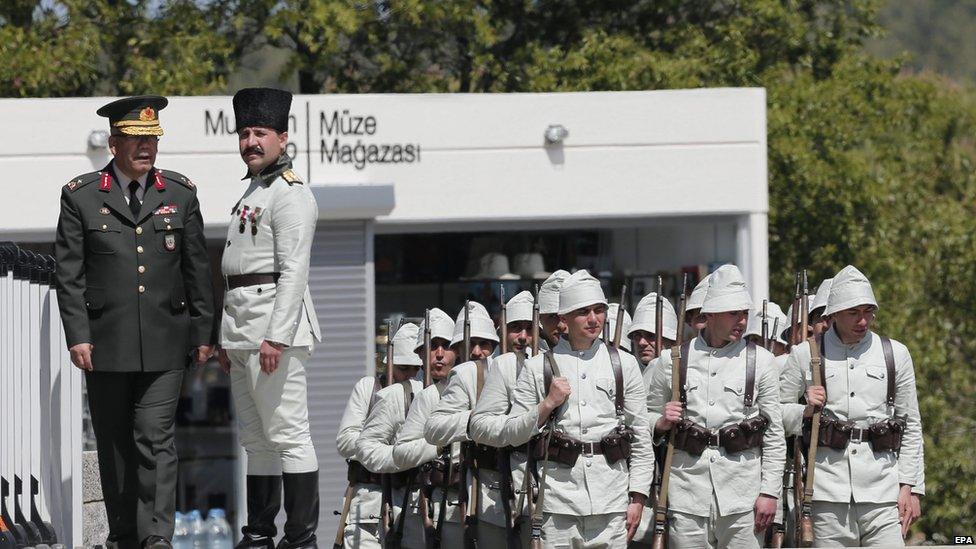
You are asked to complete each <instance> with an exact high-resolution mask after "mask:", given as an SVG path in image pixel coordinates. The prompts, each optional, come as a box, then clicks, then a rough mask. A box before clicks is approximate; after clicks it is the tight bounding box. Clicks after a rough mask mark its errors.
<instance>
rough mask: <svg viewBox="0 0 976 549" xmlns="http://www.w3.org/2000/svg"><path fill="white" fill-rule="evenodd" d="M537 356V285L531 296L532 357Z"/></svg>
mask: <svg viewBox="0 0 976 549" xmlns="http://www.w3.org/2000/svg"><path fill="white" fill-rule="evenodd" d="M537 354H539V285H538V284H536V285H535V293H534V294H532V356H535V355H537Z"/></svg>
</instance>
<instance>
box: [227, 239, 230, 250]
mask: <svg viewBox="0 0 976 549" xmlns="http://www.w3.org/2000/svg"><path fill="white" fill-rule="evenodd" d="M227 247H228V248H230V240H228V241H227Z"/></svg>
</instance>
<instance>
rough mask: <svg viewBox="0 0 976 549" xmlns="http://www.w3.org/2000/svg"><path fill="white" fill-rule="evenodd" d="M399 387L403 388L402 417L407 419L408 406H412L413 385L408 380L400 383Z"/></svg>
mask: <svg viewBox="0 0 976 549" xmlns="http://www.w3.org/2000/svg"><path fill="white" fill-rule="evenodd" d="M400 386H401V387H403V417H407V412H409V411H410V405H411V404H413V384H412V383H410V380H409V379H408V380H405V381H401V382H400Z"/></svg>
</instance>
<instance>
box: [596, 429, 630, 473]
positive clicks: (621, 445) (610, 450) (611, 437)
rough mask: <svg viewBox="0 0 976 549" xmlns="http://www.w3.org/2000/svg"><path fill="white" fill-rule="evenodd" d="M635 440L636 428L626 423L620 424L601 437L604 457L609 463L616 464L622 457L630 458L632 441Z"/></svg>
mask: <svg viewBox="0 0 976 549" xmlns="http://www.w3.org/2000/svg"><path fill="white" fill-rule="evenodd" d="M633 441H634V430H633V429H631V428H630V427H628V426H625V425H618V426H617V427H616V428H615V429H614V430H613V431H610V432H609V433H607V435H606V436H605V437H603V438H602V439H600V447H601V448H603V457H605V458H606V459H607V463H609V464H611V465H612V464H614V463H616V462H618V461H620V460H622V459H630V443H631V442H633Z"/></svg>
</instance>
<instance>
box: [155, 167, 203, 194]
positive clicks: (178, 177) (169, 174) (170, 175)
mask: <svg viewBox="0 0 976 549" xmlns="http://www.w3.org/2000/svg"><path fill="white" fill-rule="evenodd" d="M159 173H160V175H162V176H163V177H164V178H166V179H168V180H170V181H172V182H173V183H179V184H180V185H183V186H184V187H186V188H188V189H191V190H194V191H195V190H196V189H197V186H196V185H194V184H193V182H192V181H190V178H189V177H187V176H185V175H183V174H181V173H179V172H174V171H172V170H159Z"/></svg>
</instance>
